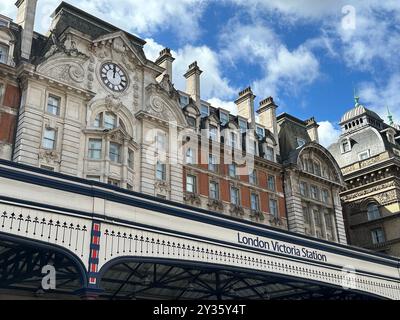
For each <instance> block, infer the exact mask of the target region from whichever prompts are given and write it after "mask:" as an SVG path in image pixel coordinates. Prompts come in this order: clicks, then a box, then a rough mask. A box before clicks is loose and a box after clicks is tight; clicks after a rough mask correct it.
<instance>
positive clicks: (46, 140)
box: [42, 128, 56, 150]
mask: <svg viewBox="0 0 400 320" xmlns="http://www.w3.org/2000/svg"><path fill="white" fill-rule="evenodd" d="M42 146H43V148H45V149H49V150H54V149H55V146H56V130H54V129H50V128H45V129H44V134H43V142H42Z"/></svg>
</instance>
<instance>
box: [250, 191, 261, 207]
mask: <svg viewBox="0 0 400 320" xmlns="http://www.w3.org/2000/svg"><path fill="white" fill-rule="evenodd" d="M250 205H251V210H254V211H258V210H260V203H259V197H258V194H256V193H252V194H251V195H250Z"/></svg>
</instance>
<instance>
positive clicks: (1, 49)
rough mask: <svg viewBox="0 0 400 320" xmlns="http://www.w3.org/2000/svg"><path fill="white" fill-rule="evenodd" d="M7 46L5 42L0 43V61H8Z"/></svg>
mask: <svg viewBox="0 0 400 320" xmlns="http://www.w3.org/2000/svg"><path fill="white" fill-rule="evenodd" d="M8 52H9V47H8V46H7V45H5V44H0V63H4V64H6V63H7V62H8Z"/></svg>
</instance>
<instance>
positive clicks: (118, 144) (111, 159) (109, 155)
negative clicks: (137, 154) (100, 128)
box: [108, 141, 122, 163]
mask: <svg viewBox="0 0 400 320" xmlns="http://www.w3.org/2000/svg"><path fill="white" fill-rule="evenodd" d="M112 146H113V147H112ZM114 147H117V148H116V149H114V150H118V153H116V152H113V151H114V150H113V148H114ZM121 149H122V147H121V144H120V143H118V142H114V141H110V146H109V150H108V158H109V159H110V161H112V162H115V163H121ZM115 155H116V156H117V160H115Z"/></svg>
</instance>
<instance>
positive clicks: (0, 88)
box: [0, 83, 4, 104]
mask: <svg viewBox="0 0 400 320" xmlns="http://www.w3.org/2000/svg"><path fill="white" fill-rule="evenodd" d="M3 89H4V84H2V83H0V104H1V103H2V101H3V95H4V92H3Z"/></svg>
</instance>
